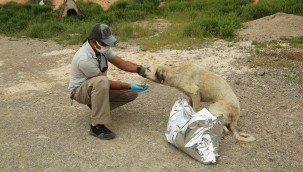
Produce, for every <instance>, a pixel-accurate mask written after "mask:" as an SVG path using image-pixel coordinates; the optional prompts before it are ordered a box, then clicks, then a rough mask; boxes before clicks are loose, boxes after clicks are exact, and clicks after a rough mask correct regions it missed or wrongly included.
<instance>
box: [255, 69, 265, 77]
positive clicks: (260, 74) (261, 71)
mask: <svg viewBox="0 0 303 172" xmlns="http://www.w3.org/2000/svg"><path fill="white" fill-rule="evenodd" d="M257 74H258V75H259V76H264V75H265V74H266V71H265V70H259V71H258V73H257Z"/></svg>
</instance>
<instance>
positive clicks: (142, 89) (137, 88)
mask: <svg viewBox="0 0 303 172" xmlns="http://www.w3.org/2000/svg"><path fill="white" fill-rule="evenodd" d="M130 88H131V89H133V90H136V91H137V92H142V91H145V90H147V89H148V88H149V86H148V85H147V84H144V85H142V86H140V85H138V84H135V83H131V84H130Z"/></svg>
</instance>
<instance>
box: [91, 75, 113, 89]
mask: <svg viewBox="0 0 303 172" xmlns="http://www.w3.org/2000/svg"><path fill="white" fill-rule="evenodd" d="M91 80H92V82H93V87H102V88H108V89H109V79H108V77H106V76H96V77H93V78H91Z"/></svg>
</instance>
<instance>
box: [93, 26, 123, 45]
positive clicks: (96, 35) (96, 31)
mask: <svg viewBox="0 0 303 172" xmlns="http://www.w3.org/2000/svg"><path fill="white" fill-rule="evenodd" d="M89 38H93V39H96V40H97V41H102V42H104V43H105V44H106V45H109V46H114V45H116V44H117V43H118V41H117V39H116V38H115V37H114V36H113V34H112V31H111V30H110V29H109V27H108V26H107V25H106V24H100V23H97V24H95V25H94V26H93V27H92V29H91V31H90V34H89Z"/></svg>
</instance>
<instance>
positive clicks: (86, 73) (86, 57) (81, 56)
mask: <svg viewBox="0 0 303 172" xmlns="http://www.w3.org/2000/svg"><path fill="white" fill-rule="evenodd" d="M103 55H104V56H102V55H100V57H97V56H96V54H95V52H94V50H93V49H92V47H91V46H90V44H89V43H88V41H86V42H85V43H84V44H83V45H82V47H81V48H80V49H79V50H78V51H77V52H76V54H75V55H74V57H73V60H72V63H71V69H70V80H69V85H68V91H69V92H70V93H71V92H72V91H73V90H74V89H75V88H77V87H79V86H80V85H81V84H82V82H84V81H85V80H87V79H88V78H91V77H94V76H96V75H97V74H98V73H99V72H100V67H101V69H102V68H103V67H105V66H107V60H110V59H113V58H114V57H115V56H116V53H115V52H114V51H113V50H112V49H111V48H110V49H108V51H106V52H105V53H103ZM97 58H99V59H101V63H100V66H99V62H98V60H97ZM103 74H104V75H106V72H103Z"/></svg>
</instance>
